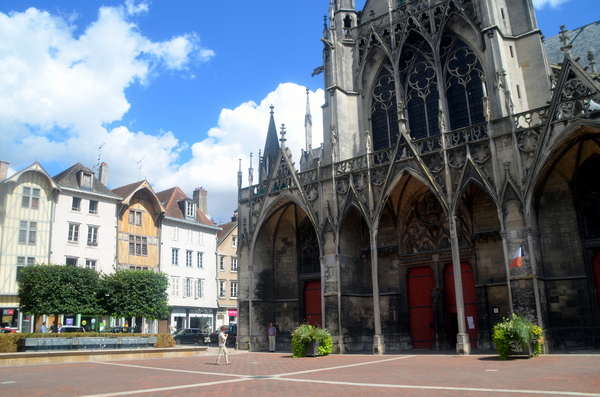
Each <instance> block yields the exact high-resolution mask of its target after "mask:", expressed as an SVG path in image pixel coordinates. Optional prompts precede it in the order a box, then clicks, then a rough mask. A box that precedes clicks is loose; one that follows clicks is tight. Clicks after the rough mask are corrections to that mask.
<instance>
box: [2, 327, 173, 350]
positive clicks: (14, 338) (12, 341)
mask: <svg viewBox="0 0 600 397" xmlns="http://www.w3.org/2000/svg"><path fill="white" fill-rule="evenodd" d="M123 336H142V337H144V336H156V337H157V342H156V343H155V344H154V347H155V348H166V347H173V346H175V339H173V335H171V334H129V333H128V334H113V333H103V332H68V333H67V332H65V333H64V334H55V333H48V334H41V333H40V334H34V333H28V334H18V333H15V334H0V353H14V352H16V351H17V349H18V343H19V339H21V338H85V337H88V338H98V337H103V338H116V337H123Z"/></svg>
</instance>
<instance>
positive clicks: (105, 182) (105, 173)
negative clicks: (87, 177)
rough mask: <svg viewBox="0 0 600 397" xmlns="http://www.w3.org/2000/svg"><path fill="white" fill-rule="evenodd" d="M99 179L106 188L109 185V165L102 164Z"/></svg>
mask: <svg viewBox="0 0 600 397" xmlns="http://www.w3.org/2000/svg"><path fill="white" fill-rule="evenodd" d="M98 179H100V182H102V184H103V185H104V186H107V185H108V164H106V163H101V164H100V171H99V172H98Z"/></svg>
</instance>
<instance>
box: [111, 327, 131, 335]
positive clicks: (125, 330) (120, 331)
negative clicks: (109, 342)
mask: <svg viewBox="0 0 600 397" xmlns="http://www.w3.org/2000/svg"><path fill="white" fill-rule="evenodd" d="M102 332H108V333H111V334H137V333H139V331H138V329H137V328H136V327H110V328H106V329H105V330H104V331H102Z"/></svg>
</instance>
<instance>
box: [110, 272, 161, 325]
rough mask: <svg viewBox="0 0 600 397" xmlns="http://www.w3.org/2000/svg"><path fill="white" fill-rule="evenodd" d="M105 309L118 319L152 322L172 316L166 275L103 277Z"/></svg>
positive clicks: (129, 274)
mask: <svg viewBox="0 0 600 397" xmlns="http://www.w3.org/2000/svg"><path fill="white" fill-rule="evenodd" d="M101 283H102V290H103V295H104V296H101V300H102V306H103V307H104V310H105V312H106V313H108V314H110V315H111V316H115V317H146V318H147V319H149V320H154V319H164V318H166V317H168V316H169V314H170V309H169V306H168V298H169V297H168V294H167V288H168V287H169V280H168V278H167V275H166V274H165V273H157V272H153V271H150V270H119V271H117V272H115V273H112V274H105V275H103V276H102V281H101Z"/></svg>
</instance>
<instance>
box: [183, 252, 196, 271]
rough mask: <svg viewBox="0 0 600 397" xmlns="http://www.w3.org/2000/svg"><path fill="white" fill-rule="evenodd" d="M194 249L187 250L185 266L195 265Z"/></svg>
mask: <svg viewBox="0 0 600 397" xmlns="http://www.w3.org/2000/svg"><path fill="white" fill-rule="evenodd" d="M193 253H194V251H185V267H194V264H193V263H192V254H193Z"/></svg>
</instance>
